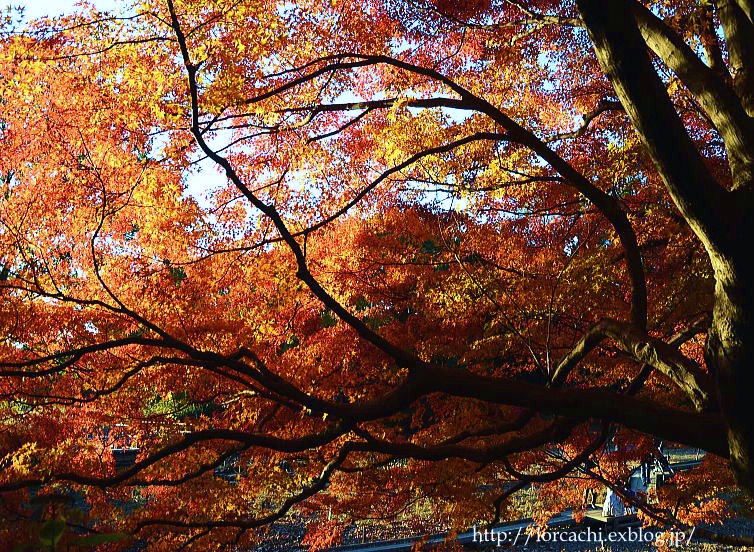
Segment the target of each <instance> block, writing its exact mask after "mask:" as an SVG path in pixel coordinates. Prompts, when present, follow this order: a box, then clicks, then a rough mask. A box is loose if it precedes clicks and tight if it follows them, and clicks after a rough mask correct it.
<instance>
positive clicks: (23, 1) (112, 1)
mask: <svg viewBox="0 0 754 552" xmlns="http://www.w3.org/2000/svg"><path fill="white" fill-rule="evenodd" d="M78 2H79V0H13V1H8V0H0V6H8V5H11V6H23V7H24V8H26V16H27V17H28V18H30V19H35V18H37V17H42V16H45V15H48V16H54V15H60V14H63V13H71V12H72V11H74V10H75V5H76V4H77V3H78ZM93 4H94V5H95V6H97V7H98V8H99V9H102V10H111V9H114V8H116V7H117V6H118V4H123V2H118V0H94V1H93Z"/></svg>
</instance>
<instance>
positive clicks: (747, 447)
mask: <svg viewBox="0 0 754 552" xmlns="http://www.w3.org/2000/svg"><path fill="white" fill-rule="evenodd" d="M748 241H749V240H747V239H745V238H744V237H743V236H742V237H741V239H740V243H741V244H742V246H741V247H742V248H745V247H746V245H748V244H747V242H748ZM741 253H742V254H741V258H740V259H739V264H741V265H743V270H741V269H738V270H737V271H736V272H735V273H733V272H732V271H730V270H726V269H718V270H717V284H716V286H715V307H714V311H713V320H712V327H711V328H710V332H709V336H708V339H707V348H706V356H707V365H708V368H709V370H710V371H711V372H713V373H714V374H715V377H716V380H717V388H718V394H719V402H720V407H721V409H722V411H723V415H724V418H725V422H726V425H727V428H728V445H729V447H730V462H731V467H732V468H733V471H734V473H735V476H736V480H737V482H738V484H739V485H740V486H741V487H742V488H744V489H746V490H747V491H748V492H749V493H750V494H754V393H753V392H754V285H752V284H753V283H754V270H752V269H751V264H752V263H751V262H750V261H749V259H748V258H747V256H748V255H747V254H746V253H745V252H743V251H742V252H741ZM737 268H738V267H737Z"/></svg>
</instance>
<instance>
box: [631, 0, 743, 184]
mask: <svg viewBox="0 0 754 552" xmlns="http://www.w3.org/2000/svg"><path fill="white" fill-rule="evenodd" d="M631 1H632V8H633V12H634V15H635V16H636V22H637V24H638V28H639V31H640V32H641V34H642V36H643V37H644V40H645V41H646V43H647V45H648V46H649V47H650V48H651V49H652V50H653V51H654V53H655V54H657V55H658V56H659V57H660V58H661V59H662V60H663V61H664V62H665V63H666V64H667V66H668V67H670V69H672V70H673V71H674V72H675V74H676V75H678V77H679V78H680V79H681V81H682V82H683V84H684V85H686V87H687V88H688V89H689V90H690V91H691V93H692V94H693V95H694V97H695V98H696V99H697V101H699V104H700V105H701V107H702V108H703V109H704V111H705V112H706V113H707V115H708V116H709V117H710V119H711V120H712V122H713V123H714V125H715V127H717V130H718V131H719V132H720V136H722V138H723V140H724V142H725V145H726V148H727V150H728V154H729V158H730V163H731V169H732V172H733V177H734V179H735V181H736V182H742V183H745V182H748V181H750V180H751V179H752V177H754V120H752V119H751V118H750V117H749V115H748V114H747V113H746V111H745V110H744V107H743V105H742V103H741V101H740V100H739V98H738V96H737V95H736V92H735V91H734V90H733V88H731V87H730V86H729V85H728V83H726V82H725V81H724V80H723V79H722V78H720V76H719V75H718V74H717V73H716V72H715V71H714V69H712V68H710V67H707V66H706V65H705V64H704V63H703V62H702V60H701V59H699V57H698V56H697V55H696V54H695V53H694V51H693V50H692V49H691V48H690V47H689V46H688V45H687V44H686V42H685V41H684V40H683V38H681V37H680V36H679V35H678V34H677V33H676V32H675V31H674V30H673V29H671V28H670V27H669V26H668V25H666V24H665V23H664V22H663V21H662V20H661V19H659V18H658V17H657V16H656V15H655V14H653V13H652V12H651V11H650V10H649V9H648V8H646V7H645V6H643V5H642V4H640V3H639V2H637V1H636V0H631Z"/></svg>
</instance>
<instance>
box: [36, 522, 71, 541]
mask: <svg viewBox="0 0 754 552" xmlns="http://www.w3.org/2000/svg"><path fill="white" fill-rule="evenodd" d="M63 531H65V521H63V520H62V519H51V520H49V521H46V522H45V524H44V525H42V528H41V529H40V530H39V540H40V541H41V542H42V544H46V545H48V546H55V545H56V544H58V541H60V538H61V537H62V536H63Z"/></svg>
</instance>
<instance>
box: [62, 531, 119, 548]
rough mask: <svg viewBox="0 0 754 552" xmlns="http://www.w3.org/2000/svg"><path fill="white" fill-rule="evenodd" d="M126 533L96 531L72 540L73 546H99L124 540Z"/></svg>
mask: <svg viewBox="0 0 754 552" xmlns="http://www.w3.org/2000/svg"><path fill="white" fill-rule="evenodd" d="M127 538H128V535H127V534H125V533H98V534H96V535H87V536H86V537H81V538H79V539H76V540H75V541H73V545H74V546H99V545H100V544H109V543H112V542H120V541H122V540H126V539H127Z"/></svg>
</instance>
